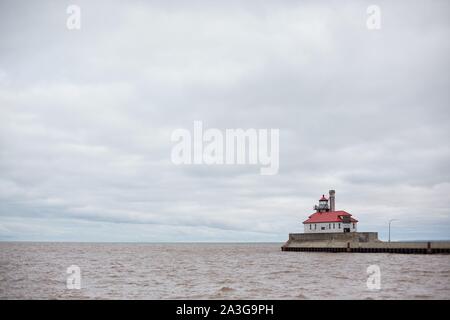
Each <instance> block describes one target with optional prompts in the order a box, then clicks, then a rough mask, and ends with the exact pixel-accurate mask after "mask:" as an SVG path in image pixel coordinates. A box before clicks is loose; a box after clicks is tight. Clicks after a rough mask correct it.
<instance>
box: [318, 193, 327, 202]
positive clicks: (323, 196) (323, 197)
mask: <svg viewBox="0 0 450 320" xmlns="http://www.w3.org/2000/svg"><path fill="white" fill-rule="evenodd" d="M320 200H328V199H327V198H326V197H325V195H324V194H323V195H322V198H320V199H319V201H320Z"/></svg>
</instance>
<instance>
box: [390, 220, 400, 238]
mask: <svg viewBox="0 0 450 320" xmlns="http://www.w3.org/2000/svg"><path fill="white" fill-rule="evenodd" d="M396 220H397V221H398V219H391V220H389V242H391V222H392V221H396Z"/></svg>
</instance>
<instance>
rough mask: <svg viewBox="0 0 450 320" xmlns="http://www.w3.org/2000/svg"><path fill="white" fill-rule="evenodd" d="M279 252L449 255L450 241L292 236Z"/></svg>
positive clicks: (362, 235) (365, 235)
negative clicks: (400, 240) (391, 240)
mask: <svg viewBox="0 0 450 320" xmlns="http://www.w3.org/2000/svg"><path fill="white" fill-rule="evenodd" d="M281 250H282V251H303V252H369V253H383V252H384V253H409V254H446V253H447V254H448V253H450V241H443V242H433V241H421V242H385V241H381V240H379V239H378V233H377V232H349V233H291V234H289V239H288V241H287V242H286V243H285V244H284V245H283V246H282V247H281Z"/></svg>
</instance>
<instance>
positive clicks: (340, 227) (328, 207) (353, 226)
mask: <svg viewBox="0 0 450 320" xmlns="http://www.w3.org/2000/svg"><path fill="white" fill-rule="evenodd" d="M335 194H336V192H335V191H334V190H330V192H329V195H330V197H329V199H327V198H326V197H325V195H322V198H320V199H319V205H318V206H317V205H316V206H314V209H315V210H316V212H315V213H313V214H312V215H310V216H309V217H308V219H307V220H305V221H303V225H304V227H305V233H333V232H334V233H337V232H339V233H342V232H356V230H357V224H358V220H356V219H354V218H352V215H351V214H350V213H348V212H345V211H336V209H335Z"/></svg>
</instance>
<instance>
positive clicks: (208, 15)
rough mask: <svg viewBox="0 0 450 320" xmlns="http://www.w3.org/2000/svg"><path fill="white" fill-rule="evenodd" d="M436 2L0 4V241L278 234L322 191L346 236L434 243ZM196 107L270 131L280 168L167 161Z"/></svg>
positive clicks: (440, 34) (440, 197)
mask: <svg viewBox="0 0 450 320" xmlns="http://www.w3.org/2000/svg"><path fill="white" fill-rule="evenodd" d="M70 4H77V5H78V6H79V7H80V8H81V29H80V30H68V29H67V27H66V20H67V18H68V16H69V15H68V14H67V13H66V9H67V6H68V5H70ZM371 4H376V5H378V6H379V7H380V8H381V29H380V30H369V29H368V28H367V26H366V20H367V17H368V15H367V13H366V10H367V7H368V6H369V5H371ZM449 12H450V2H449V1H446V0H443V1H438V0H436V1H425V0H424V1H409V0H408V1H370V2H366V1H360V0H355V1H291V0H289V1H288V0H286V1H278V0H277V1H275V0H273V1H256V0H255V1H127V2H126V3H125V1H78V0H74V1H16V0H15V1H4V0H1V1H0V240H46V241H53V240H66V241H284V240H286V239H287V236H288V233H289V232H302V231H303V225H302V223H301V222H302V221H303V220H305V219H306V218H307V217H308V216H309V215H310V214H312V213H313V210H312V207H313V206H314V205H315V204H316V203H317V201H318V199H319V197H320V196H321V195H322V194H323V193H325V194H326V193H327V192H328V190H329V189H335V190H336V207H337V209H341V210H346V211H347V212H349V213H351V214H353V215H354V217H356V218H357V219H358V220H359V231H378V232H379V233H380V237H381V238H382V239H386V237H387V222H388V220H389V219H394V218H395V219H398V221H395V222H393V225H392V226H393V229H392V238H393V239H394V240H401V239H405V240H412V239H450V169H449V163H450V147H449V138H450V124H449V121H450V109H449V108H450V105H449V102H450V93H449V92H450V91H449V89H450V81H449V80H450V79H449V67H450V64H449V57H450V46H449V39H450V37H449V35H450V29H449V28H450V23H449V21H450V20H449V18H448V14H449ZM195 120H200V121H202V122H203V125H204V127H205V128H218V129H220V130H225V129H229V128H243V129H248V128H255V129H270V128H276V129H279V130H280V167H279V173H278V174H277V175H272V176H264V175H260V172H259V169H260V166H252V165H244V166H242V165H241V166H230V165H228V166H220V165H215V166H214V165H213V166H207V165H179V166H176V165H174V164H173V163H172V162H171V158H170V155H171V150H172V147H173V145H174V143H173V142H171V140H170V137H171V133H172V132H173V131H174V130H175V129H178V128H185V129H188V130H192V128H193V122H194V121H195Z"/></svg>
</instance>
